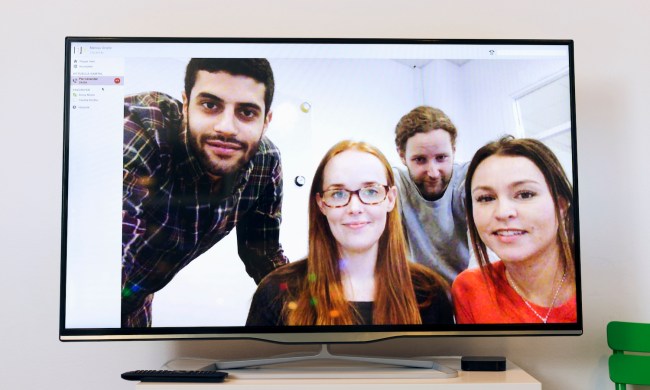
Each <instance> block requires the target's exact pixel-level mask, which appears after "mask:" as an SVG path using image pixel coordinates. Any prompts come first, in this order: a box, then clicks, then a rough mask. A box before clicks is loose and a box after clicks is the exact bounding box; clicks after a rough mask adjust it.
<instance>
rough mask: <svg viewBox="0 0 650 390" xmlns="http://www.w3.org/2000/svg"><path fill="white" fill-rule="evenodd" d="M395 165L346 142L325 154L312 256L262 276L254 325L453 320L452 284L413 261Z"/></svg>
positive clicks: (313, 203)
mask: <svg viewBox="0 0 650 390" xmlns="http://www.w3.org/2000/svg"><path fill="white" fill-rule="evenodd" d="M396 200H397V189H396V187H395V183H394V177H393V173H392V170H391V167H390V164H389V163H388V161H387V160H386V158H385V157H384V155H383V154H382V153H381V152H380V151H379V150H378V149H377V148H375V147H373V146H371V145H369V144H367V143H364V142H353V141H342V142H339V143H338V144H336V145H334V146H333V147H332V148H331V149H330V150H329V151H328V152H327V154H326V155H325V157H324V158H323V159H322V161H321V163H320V165H319V166H318V169H317V170H316V174H315V176H314V180H313V183H312V187H311V192H310V199H309V253H308V256H307V259H304V260H300V261H297V262H294V263H290V264H289V265H286V266H284V267H281V268H279V269H277V270H275V271H274V272H272V273H271V274H269V275H267V277H266V278H265V279H264V280H262V282H261V283H260V285H259V287H258V289H257V291H256V293H255V295H254V297H253V302H252V305H251V308H250V311H249V315H248V320H247V322H246V324H247V325H251V326H266V325H268V326H274V325H275V326H278V325H369V324H385V325H395V324H422V323H425V324H429V323H443V324H448V323H452V322H453V314H452V313H453V312H452V307H451V304H450V302H449V299H448V290H447V285H446V283H445V282H444V280H443V279H442V278H441V277H440V276H438V275H437V274H435V273H434V272H433V271H431V270H429V269H427V268H425V267H423V266H420V265H418V264H415V263H413V262H409V261H408V259H407V249H406V241H405V238H404V233H403V230H402V223H401V219H400V215H399V211H398V210H397V207H396Z"/></svg>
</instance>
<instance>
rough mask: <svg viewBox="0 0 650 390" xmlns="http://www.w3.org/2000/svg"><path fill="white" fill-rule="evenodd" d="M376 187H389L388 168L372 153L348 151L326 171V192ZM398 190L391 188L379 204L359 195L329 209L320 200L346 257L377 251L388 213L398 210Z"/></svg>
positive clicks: (318, 198)
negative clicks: (364, 201) (396, 201)
mask: <svg viewBox="0 0 650 390" xmlns="http://www.w3.org/2000/svg"><path fill="white" fill-rule="evenodd" d="M372 185H387V178H386V168H385V167H384V166H383V164H382V163H381V161H380V160H379V159H378V158H377V157H375V156H373V155H372V154H369V153H366V152H361V151H358V150H347V151H345V152H342V153H340V154H337V155H336V156H334V157H333V158H332V159H331V160H330V161H329V162H328V163H327V165H326V166H325V169H324V171H323V186H322V187H323V188H322V191H321V192H323V191H328V190H332V189H346V190H349V191H356V190H358V189H360V188H362V187H367V186H372ZM396 196H397V189H396V188H395V187H391V188H389V190H388V194H387V196H386V199H384V200H383V201H382V202H380V203H378V204H373V205H367V204H363V203H362V202H361V201H360V200H359V197H358V196H357V195H352V197H351V199H350V202H349V203H348V204H347V205H346V206H343V207H336V208H332V207H328V206H327V205H325V204H324V203H323V201H322V198H321V197H320V195H317V196H316V201H317V203H318V207H319V209H320V211H321V212H322V213H323V214H324V215H325V217H326V218H327V222H328V224H329V227H330V230H331V231H332V234H333V236H334V238H335V239H336V241H337V244H338V247H339V251H340V252H341V255H342V256H345V254H346V253H365V252H367V251H371V250H376V249H377V246H378V242H379V238H380V237H381V235H382V233H383V232H384V229H385V227H386V219H387V213H388V212H389V211H391V210H392V209H393V207H395V199H396Z"/></svg>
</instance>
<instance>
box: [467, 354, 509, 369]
mask: <svg viewBox="0 0 650 390" xmlns="http://www.w3.org/2000/svg"><path fill="white" fill-rule="evenodd" d="M460 369H461V370H463V371H505V370H506V358H505V357H503V356H463V357H461V358H460Z"/></svg>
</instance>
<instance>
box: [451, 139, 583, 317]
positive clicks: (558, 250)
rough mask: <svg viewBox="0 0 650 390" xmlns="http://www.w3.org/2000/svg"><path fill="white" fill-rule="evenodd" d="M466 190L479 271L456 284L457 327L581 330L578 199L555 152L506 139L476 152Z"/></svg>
mask: <svg viewBox="0 0 650 390" xmlns="http://www.w3.org/2000/svg"><path fill="white" fill-rule="evenodd" d="M465 185H466V196H467V198H466V199H467V214H468V215H467V217H468V227H469V233H470V238H471V241H472V247H473V249H474V253H475V254H476V257H477V259H478V262H479V265H480V268H478V269H470V270H466V271H464V272H462V273H461V274H460V275H458V277H457V278H456V280H455V281H454V284H453V287H452V297H453V300H454V309H455V313H456V321H457V322H458V323H479V324H485V323H547V322H575V321H576V320H577V310H576V283H575V261H574V256H575V255H574V252H575V247H574V243H573V207H572V204H571V201H572V199H573V192H572V188H571V184H570V183H569V181H568V179H567V177H566V174H565V173H564V170H563V169H562V166H561V165H560V163H559V161H558V160H557V158H556V157H555V155H554V154H553V152H552V151H551V150H550V149H548V147H546V146H545V145H544V144H543V143H541V142H540V141H537V140H533V139H515V138H513V137H510V136H509V137H504V138H502V139H500V140H499V141H496V142H492V143H489V144H487V145H485V146H484V147H482V148H481V149H479V150H478V151H477V152H476V154H475V155H474V158H473V159H472V162H471V163H470V165H469V168H468V171H467V179H466V183H465ZM488 248H489V249H490V250H491V251H492V252H494V253H495V254H496V255H497V257H498V258H499V260H498V261H496V262H491V261H490V259H489V258H488V250H487V249H488Z"/></svg>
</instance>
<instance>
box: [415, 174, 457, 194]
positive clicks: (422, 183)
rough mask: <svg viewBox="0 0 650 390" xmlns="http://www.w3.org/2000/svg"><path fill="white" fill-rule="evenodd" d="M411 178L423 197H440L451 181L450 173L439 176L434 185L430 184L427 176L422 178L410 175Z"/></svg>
mask: <svg viewBox="0 0 650 390" xmlns="http://www.w3.org/2000/svg"><path fill="white" fill-rule="evenodd" d="M411 180H413V182H414V183H415V185H416V186H417V188H418V190H420V194H421V195H422V196H423V197H424V199H426V200H438V199H440V198H442V196H443V195H444V194H445V191H447V187H448V186H449V182H450V181H451V175H449V176H442V177H440V179H439V180H438V181H436V182H435V187H434V186H432V185H433V183H431V180H430V179H428V178H427V179H424V180H422V179H416V178H414V177H413V176H411Z"/></svg>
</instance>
